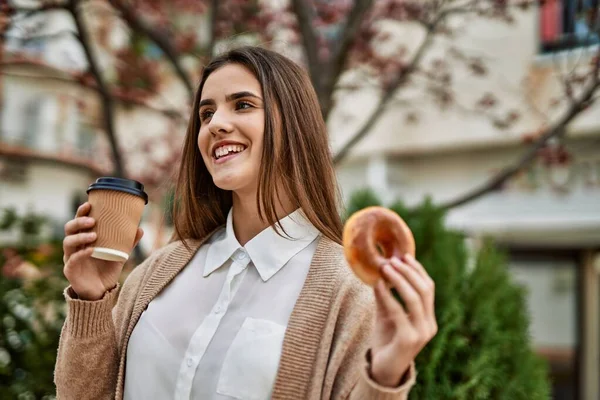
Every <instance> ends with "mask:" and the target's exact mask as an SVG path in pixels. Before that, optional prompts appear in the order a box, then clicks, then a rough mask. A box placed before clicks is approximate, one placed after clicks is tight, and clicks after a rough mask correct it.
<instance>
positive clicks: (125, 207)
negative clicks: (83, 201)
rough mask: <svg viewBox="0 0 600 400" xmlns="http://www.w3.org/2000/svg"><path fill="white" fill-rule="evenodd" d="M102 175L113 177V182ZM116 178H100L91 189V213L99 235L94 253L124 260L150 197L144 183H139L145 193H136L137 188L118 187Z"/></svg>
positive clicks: (105, 258) (94, 229) (89, 197)
mask: <svg viewBox="0 0 600 400" xmlns="http://www.w3.org/2000/svg"><path fill="white" fill-rule="evenodd" d="M102 179H110V180H111V183H110V185H107V184H106V183H104V184H103V183H102V181H101V180H102ZM116 179H118V178H100V179H98V181H96V183H95V184H93V185H92V186H90V189H88V201H89V203H90V204H91V206H92V207H91V210H90V214H89V216H90V217H92V218H94V220H95V221H96V224H95V226H94V228H93V231H94V232H96V235H97V236H96V237H97V239H96V242H94V250H93V253H92V257H94V258H99V259H102V260H109V261H122V262H124V261H127V259H128V258H129V253H130V252H131V250H132V248H133V244H134V241H135V235H136V232H137V228H138V226H139V224H140V221H141V219H142V213H143V211H144V206H145V205H146V203H147V197H146V196H145V193H144V192H143V186H141V184H139V183H138V184H139V185H140V186H141V188H142V189H141V193H142V194H143V195H141V194H133V193H138V192H136V191H135V190H129V189H130V188H127V187H123V188H119V187H117V186H116V185H115V184H114V183H115V180H116ZM119 181H123V182H125V183H127V182H132V181H128V180H119ZM99 182H100V183H99ZM133 182H135V181H133ZM117 183H118V181H117ZM94 185H95V186H94Z"/></svg>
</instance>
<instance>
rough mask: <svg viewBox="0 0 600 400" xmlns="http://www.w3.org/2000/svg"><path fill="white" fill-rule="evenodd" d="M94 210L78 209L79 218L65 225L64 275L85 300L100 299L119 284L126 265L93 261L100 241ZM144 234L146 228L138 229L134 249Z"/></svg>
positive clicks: (85, 206)
mask: <svg viewBox="0 0 600 400" xmlns="http://www.w3.org/2000/svg"><path fill="white" fill-rule="evenodd" d="M91 208H92V207H91V204H90V203H87V202H86V203H83V204H82V205H81V206H80V207H79V208H78V209H77V214H76V215H75V218H73V219H72V220H70V221H69V222H67V223H66V224H65V239H64V240H63V251H64V256H63V261H64V263H65V266H64V269H63V272H64V274H65V277H66V278H67V279H68V280H69V283H70V284H71V288H72V289H73V291H75V293H77V296H78V297H79V298H80V299H81V300H100V299H101V298H102V297H103V296H104V294H105V293H106V292H107V291H109V290H110V289H112V288H114V287H115V286H116V285H117V282H118V281H119V276H120V275H121V271H122V270H123V265H124V264H125V263H124V262H118V261H106V260H99V259H96V258H92V251H93V247H91V246H90V245H91V244H92V243H93V242H94V241H95V240H96V233H94V232H90V230H91V228H93V227H94V224H95V221H94V219H93V218H90V217H88V215H89V213H90V210H91ZM143 235H144V232H143V231H142V229H141V228H138V230H137V233H136V235H135V241H134V244H133V247H135V246H136V245H137V244H138V242H139V241H140V239H141V238H142V236H143Z"/></svg>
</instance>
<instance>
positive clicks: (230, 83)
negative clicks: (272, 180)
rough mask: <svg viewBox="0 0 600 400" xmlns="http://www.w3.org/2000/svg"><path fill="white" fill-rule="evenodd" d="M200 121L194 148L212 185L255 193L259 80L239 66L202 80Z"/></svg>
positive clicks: (261, 113)
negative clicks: (210, 176)
mask: <svg viewBox="0 0 600 400" xmlns="http://www.w3.org/2000/svg"><path fill="white" fill-rule="evenodd" d="M199 117H200V132H199V133H198V148H199V149H200V153H201V154H202V159H203V160H204V164H205V165H206V168H207V169H208V172H209V173H210V174H211V175H212V178H213V182H214V183H215V185H216V186H217V187H219V188H220V189H223V190H232V191H235V192H237V193H242V192H244V193H248V194H255V193H256V190H257V186H258V174H259V170H260V165H261V158H262V149H263V137H264V126H265V110H264V102H263V95H262V90H261V87H260V83H259V82H258V80H257V79H256V78H255V77H254V75H253V74H252V73H251V72H250V71H249V70H247V69H246V68H245V67H243V66H241V65H239V64H227V65H225V66H223V67H221V68H219V69H217V70H216V71H214V72H213V73H211V74H210V75H209V77H208V78H207V79H206V81H205V82H204V87H203V88H202V93H200V110H199Z"/></svg>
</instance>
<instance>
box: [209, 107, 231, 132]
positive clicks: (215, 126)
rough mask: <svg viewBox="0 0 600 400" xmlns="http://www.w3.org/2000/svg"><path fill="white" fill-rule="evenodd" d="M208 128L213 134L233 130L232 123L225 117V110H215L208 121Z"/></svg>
mask: <svg viewBox="0 0 600 400" xmlns="http://www.w3.org/2000/svg"><path fill="white" fill-rule="evenodd" d="M208 130H209V131H210V133H212V134H213V135H214V136H216V135H219V134H225V133H231V132H232V131H233V124H232V123H231V122H230V121H229V118H227V112H226V111H221V112H219V111H215V113H214V114H213V115H212V117H211V118H210V121H209V123H208Z"/></svg>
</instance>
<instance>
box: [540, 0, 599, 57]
mask: <svg viewBox="0 0 600 400" xmlns="http://www.w3.org/2000/svg"><path fill="white" fill-rule="evenodd" d="M598 2H599V0H543V1H542V2H541V5H540V38H541V50H542V52H543V53H548V52H554V51H560V50H568V49H572V48H576V47H582V46H590V45H594V44H598V43H600V38H599V36H598V29H594V26H597V25H598Z"/></svg>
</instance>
